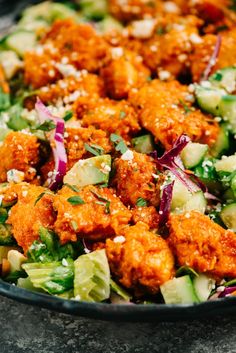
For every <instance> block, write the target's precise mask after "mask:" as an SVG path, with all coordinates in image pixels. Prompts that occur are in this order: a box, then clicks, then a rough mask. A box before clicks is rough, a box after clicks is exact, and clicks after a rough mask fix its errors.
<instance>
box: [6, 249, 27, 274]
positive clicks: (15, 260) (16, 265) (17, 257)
mask: <svg viewBox="0 0 236 353" xmlns="http://www.w3.org/2000/svg"><path fill="white" fill-rule="evenodd" d="M7 260H8V261H9V262H10V264H11V272H14V271H21V266H22V265H23V264H24V263H25V262H26V261H27V258H26V257H25V256H24V255H23V254H22V253H20V252H19V251H18V250H10V251H9V252H8V254H7Z"/></svg>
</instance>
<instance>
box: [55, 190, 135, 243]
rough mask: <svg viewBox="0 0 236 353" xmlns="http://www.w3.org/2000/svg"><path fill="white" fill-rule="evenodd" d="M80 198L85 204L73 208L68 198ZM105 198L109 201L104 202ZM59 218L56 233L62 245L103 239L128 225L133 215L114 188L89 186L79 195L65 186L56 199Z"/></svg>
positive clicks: (80, 191) (56, 223)
mask: <svg viewBox="0 0 236 353" xmlns="http://www.w3.org/2000/svg"><path fill="white" fill-rule="evenodd" d="M72 196H79V197H80V198H81V199H82V200H83V201H84V203H83V204H79V205H72V204H71V203H70V202H69V201H68V198H70V197H72ZM101 198H103V199H105V200H107V201H103V202H102V201H101ZM53 206H54V209H55V211H56V213H57V219H56V222H55V224H54V230H55V232H56V233H57V234H58V236H59V238H60V240H61V242H62V243H66V242H68V241H76V240H77V237H78V238H85V239H92V240H100V239H105V238H107V237H109V236H112V235H114V234H117V232H118V231H119V229H120V228H122V227H123V226H125V225H127V224H128V222H129V220H130V219H131V212H130V211H129V210H128V209H127V208H126V207H125V206H124V205H123V203H122V202H121V201H120V199H119V198H118V197H117V196H116V195H115V193H114V191H113V190H112V189H108V188H99V187H96V186H92V185H90V186H85V187H83V188H80V189H79V192H75V191H73V190H71V189H70V188H69V187H68V186H64V187H63V188H62V189H61V190H60V191H58V193H57V195H56V196H55V199H54V203H53Z"/></svg>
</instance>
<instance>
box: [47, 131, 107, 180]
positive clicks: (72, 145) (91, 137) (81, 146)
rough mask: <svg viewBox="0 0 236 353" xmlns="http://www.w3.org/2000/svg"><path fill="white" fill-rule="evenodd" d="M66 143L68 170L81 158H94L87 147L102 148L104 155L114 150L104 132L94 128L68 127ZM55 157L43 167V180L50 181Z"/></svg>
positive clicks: (65, 135)
mask: <svg viewBox="0 0 236 353" xmlns="http://www.w3.org/2000/svg"><path fill="white" fill-rule="evenodd" d="M64 143H65V148H66V153H67V170H69V169H71V168H72V167H73V165H74V164H75V163H76V162H78V160H79V159H81V158H87V157H92V154H91V153H90V152H89V151H87V150H86V148H85V147H86V145H85V144H87V145H89V146H90V147H92V148H97V147H98V148H101V149H102V151H103V153H105V154H106V153H109V152H110V151H111V149H112V146H111V143H110V141H109V139H108V137H107V135H106V133H105V131H103V130H99V129H95V128H94V127H93V126H91V127H88V128H83V127H67V128H66V131H65V134H64ZM54 166H55V163H54V159H53V156H51V157H50V158H49V160H48V161H47V162H46V163H45V164H44V165H43V166H42V167H41V175H42V177H43V180H44V181H46V180H47V179H48V173H50V172H52V171H53V170H54Z"/></svg>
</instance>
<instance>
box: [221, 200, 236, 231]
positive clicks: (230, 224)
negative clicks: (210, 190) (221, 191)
mask: <svg viewBox="0 0 236 353" xmlns="http://www.w3.org/2000/svg"><path fill="white" fill-rule="evenodd" d="M220 217H221V219H222V221H223V222H224V224H225V225H226V227H227V228H229V229H231V230H232V231H233V232H236V203H231V204H230V205H227V206H225V207H223V208H222V211H221V213H220Z"/></svg>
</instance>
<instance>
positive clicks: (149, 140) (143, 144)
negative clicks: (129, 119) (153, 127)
mask: <svg viewBox="0 0 236 353" xmlns="http://www.w3.org/2000/svg"><path fill="white" fill-rule="evenodd" d="M131 142H132V146H133V148H134V150H135V151H136V152H139V153H145V154H148V153H151V152H152V151H153V150H154V140H153V137H152V135H149V134H148V135H143V136H139V137H135V138H133V139H132V141H131Z"/></svg>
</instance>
